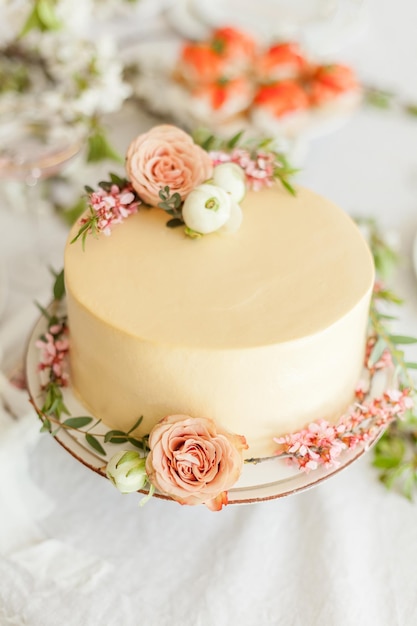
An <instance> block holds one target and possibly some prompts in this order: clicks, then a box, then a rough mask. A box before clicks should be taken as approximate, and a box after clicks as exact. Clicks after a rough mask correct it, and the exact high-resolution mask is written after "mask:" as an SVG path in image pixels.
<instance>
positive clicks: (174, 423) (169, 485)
mask: <svg viewBox="0 0 417 626" xmlns="http://www.w3.org/2000/svg"><path fill="white" fill-rule="evenodd" d="M247 447H248V446H247V444H246V440H245V438H244V437H243V436H240V435H232V434H230V433H227V432H226V431H224V430H221V429H220V428H218V427H216V424H215V423H214V422H213V421H212V420H210V419H208V418H205V417H199V418H192V417H189V416H188V415H168V416H167V417H165V418H164V419H163V420H161V421H160V422H159V423H158V424H156V426H154V428H153V429H152V431H151V433H150V435H149V448H150V453H149V455H148V457H147V459H146V473H147V474H148V478H149V481H150V482H151V483H152V484H153V485H154V487H155V488H156V489H158V491H160V492H161V493H163V494H165V495H167V496H170V497H171V498H172V499H173V500H176V501H177V502H179V503H180V504H205V505H206V506H208V508H209V509H211V510H212V511H219V510H220V509H221V508H222V506H223V504H227V490H228V489H230V487H232V485H234V483H235V482H236V481H237V479H238V478H239V476H240V474H241V471H242V465H243V457H242V451H243V450H244V449H246V448H247Z"/></svg>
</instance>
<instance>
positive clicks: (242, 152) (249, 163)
mask: <svg viewBox="0 0 417 626" xmlns="http://www.w3.org/2000/svg"><path fill="white" fill-rule="evenodd" d="M209 154H210V157H211V159H212V160H213V165H214V166H216V165H219V164H220V163H236V164H237V165H239V166H240V167H241V168H242V169H243V171H244V172H245V175H246V182H247V184H248V187H249V188H250V189H253V190H254V191H259V190H260V189H262V188H263V187H271V186H272V184H273V182H274V170H275V167H276V166H277V163H276V157H275V155H274V154H273V153H271V152H264V151H263V150H256V151H253V152H249V151H248V150H246V149H244V148H235V149H234V150H232V152H230V153H228V152H223V151H220V150H219V151H213V152H210V153H209Z"/></svg>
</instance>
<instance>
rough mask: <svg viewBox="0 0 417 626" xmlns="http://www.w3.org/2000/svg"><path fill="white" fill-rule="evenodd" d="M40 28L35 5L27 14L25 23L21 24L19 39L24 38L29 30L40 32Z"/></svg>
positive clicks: (40, 24)
mask: <svg viewBox="0 0 417 626" xmlns="http://www.w3.org/2000/svg"><path fill="white" fill-rule="evenodd" d="M41 26H42V23H41V21H40V19H39V15H38V11H37V6H36V5H35V6H34V8H33V9H32V11H31V13H30V14H29V16H28V18H27V20H26V22H25V23H24V24H23V27H22V30H21V31H20V33H19V38H22V37H24V36H25V35H27V34H28V33H29V32H30V31H31V30H36V29H38V30H41Z"/></svg>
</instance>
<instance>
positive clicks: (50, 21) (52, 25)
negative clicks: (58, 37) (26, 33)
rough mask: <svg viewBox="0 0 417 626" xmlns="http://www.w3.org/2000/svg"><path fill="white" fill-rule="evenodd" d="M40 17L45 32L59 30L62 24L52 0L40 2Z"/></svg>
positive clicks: (40, 0)
mask: <svg viewBox="0 0 417 626" xmlns="http://www.w3.org/2000/svg"><path fill="white" fill-rule="evenodd" d="M37 7H38V16H39V19H40V22H41V24H42V26H43V30H57V29H58V28H60V26H61V22H60V21H59V19H58V18H57V16H56V14H55V10H54V6H53V3H52V2H51V0H38V2H37Z"/></svg>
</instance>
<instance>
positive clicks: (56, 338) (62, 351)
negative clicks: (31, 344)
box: [35, 324, 69, 387]
mask: <svg viewBox="0 0 417 626" xmlns="http://www.w3.org/2000/svg"><path fill="white" fill-rule="evenodd" d="M67 330H68V329H67V326H66V325H65V324H54V325H52V326H50V327H49V328H48V332H46V333H45V334H44V335H42V337H41V338H40V339H38V340H37V341H36V342H35V346H36V347H37V348H39V349H40V351H41V356H40V362H39V365H38V369H39V371H44V370H49V372H50V375H52V377H53V379H54V380H55V382H57V383H58V384H59V385H61V386H62V387H65V386H66V385H67V384H68V372H67V368H66V355H67V353H68V350H69V342H68V339H67V337H66V336H65V335H66V334H67Z"/></svg>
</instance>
